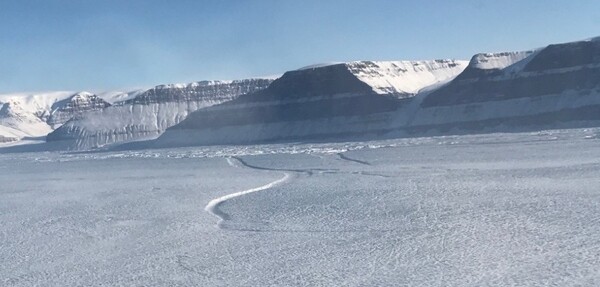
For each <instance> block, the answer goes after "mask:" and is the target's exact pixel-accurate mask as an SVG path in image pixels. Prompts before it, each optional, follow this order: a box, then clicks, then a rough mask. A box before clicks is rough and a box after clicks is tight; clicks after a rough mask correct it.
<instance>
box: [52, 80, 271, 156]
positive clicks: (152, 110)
mask: <svg viewBox="0 0 600 287" xmlns="http://www.w3.org/2000/svg"><path fill="white" fill-rule="evenodd" d="M271 82H272V79H246V80H235V81H201V82H194V83H190V84H171V85H160V86H156V87H154V88H152V89H149V90H146V91H144V92H142V93H139V94H138V95H136V96H135V97H133V98H131V99H128V100H125V101H122V102H119V103H118V104H115V105H112V106H110V107H107V108H105V109H102V110H99V111H97V112H94V113H88V114H86V115H84V116H81V117H77V118H74V119H72V120H71V121H69V122H67V123H66V124H64V125H62V126H61V127H59V128H57V129H56V130H55V131H53V132H52V133H50V134H49V135H48V136H47V138H46V139H47V141H62V142H64V143H65V144H66V145H68V146H69V148H73V149H88V148H93V147H99V146H104V145H108V144H114V143H119V142H127V141H134V140H141V139H149V138H155V137H157V136H158V135H160V134H161V133H162V132H163V131H164V130H165V129H167V128H168V127H170V126H173V125H175V124H177V123H179V122H180V121H182V120H183V119H185V118H186V117H187V115H188V114H189V113H191V112H194V111H196V110H198V109H202V108H206V107H209V106H212V105H216V104H220V103H223V102H227V101H231V100H233V99H235V98H237V97H238V96H240V95H242V94H246V93H252V92H255V91H258V90H261V89H264V88H266V87H267V86H268V85H269V84H270V83H271Z"/></svg>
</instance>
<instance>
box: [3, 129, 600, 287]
mask: <svg viewBox="0 0 600 287" xmlns="http://www.w3.org/2000/svg"><path fill="white" fill-rule="evenodd" d="M1 152H2V150H0V183H1V188H0V242H1V243H2V244H0V258H1V259H2V260H1V261H2V264H0V285H2V286H548V285H551V286H598V285H600V271H599V270H600V269H598V266H600V188H599V187H600V129H575V130H553V131H543V132H535V133H520V134H488V135H471V136H447V137H429V138H413V139H396V140H385V141H372V142H353V143H322V144H278V145H256V146H220V147H219V146H217V147H199V148H185V149H163V150H143V151H126V152H109V153H78V154H60V153H15V154H1ZM219 222H220V223H219ZM217 223H219V224H217Z"/></svg>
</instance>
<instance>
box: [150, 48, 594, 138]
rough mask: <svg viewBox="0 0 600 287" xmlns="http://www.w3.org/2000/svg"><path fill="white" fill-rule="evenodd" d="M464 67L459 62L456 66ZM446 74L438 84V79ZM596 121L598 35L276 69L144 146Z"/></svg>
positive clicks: (501, 128)
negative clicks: (264, 85)
mask: <svg viewBox="0 0 600 287" xmlns="http://www.w3.org/2000/svg"><path fill="white" fill-rule="evenodd" d="M465 67H466V68H465ZM448 80H451V81H449V82H448V83H445V84H444V82H445V81H448ZM597 125H600V41H598V38H595V39H591V40H586V41H578V42H571V43H564V44H555V45H550V46H547V47H544V48H541V49H537V50H532V51H524V52H505V53H486V54H478V55H475V56H473V58H472V59H471V61H470V62H468V66H466V63H465V62H457V61H430V62H353V63H342V64H333V65H318V66H314V67H309V68H304V69H301V70H297V71H292V72H288V73H286V74H284V75H283V76H282V77H281V78H280V79H278V80H277V81H275V82H273V84H272V85H271V86H270V87H269V88H268V89H266V90H265V91H261V92H258V93H255V94H252V95H248V96H245V97H243V98H240V99H238V100H235V101H231V102H228V103H226V104H223V105H219V106H215V107H212V108H210V109H206V110H202V111H198V112H196V113H193V114H191V115H190V116H189V117H188V118H187V119H186V120H185V121H183V122H181V123H180V124H178V125H176V126H173V127H172V128H170V129H168V130H167V132H165V133H164V134H163V135H162V136H161V137H160V138H158V139H157V140H156V141H155V142H153V143H152V144H151V145H153V146H157V147H161V146H178V145H206V144H232V143H234V144H239V143H255V142H271V141H297V140H319V141H321V140H338V139H344V140H348V139H356V138H357V137H362V138H365V137H366V138H373V137H405V136H420V135H430V134H451V133H473V132H476V133H479V132H487V131H521V130H539V129H543V128H560V127H581V126H597Z"/></svg>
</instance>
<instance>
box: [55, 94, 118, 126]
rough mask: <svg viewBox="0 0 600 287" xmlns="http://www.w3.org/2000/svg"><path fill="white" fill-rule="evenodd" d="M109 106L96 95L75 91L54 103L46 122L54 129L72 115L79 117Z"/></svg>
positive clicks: (72, 116)
mask: <svg viewBox="0 0 600 287" xmlns="http://www.w3.org/2000/svg"><path fill="white" fill-rule="evenodd" d="M109 106H111V104H109V103H108V102H107V101H105V100H103V99H101V98H100V97H98V96H97V95H94V94H91V93H87V92H81V93H77V94H75V95H73V96H71V97H70V98H67V99H64V100H62V101H59V102H56V103H54V104H53V105H52V108H51V111H50V115H49V117H48V120H47V121H46V122H47V123H48V124H49V125H50V126H52V127H53V128H54V129H56V128H58V127H60V126H61V125H63V124H64V123H66V122H68V121H69V120H70V119H72V118H74V117H80V116H82V115H83V114H85V113H87V112H90V111H98V110H102V109H104V108H107V107H109Z"/></svg>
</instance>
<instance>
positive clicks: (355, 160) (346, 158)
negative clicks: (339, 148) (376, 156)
mask: <svg viewBox="0 0 600 287" xmlns="http://www.w3.org/2000/svg"><path fill="white" fill-rule="evenodd" d="M337 156H338V157H339V158H340V159H343V160H347V161H351V162H355V163H359V164H364V165H371V163H369V162H367V161H364V160H360V159H355V158H351V157H348V156H347V155H345V154H344V153H341V152H338V153H337Z"/></svg>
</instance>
